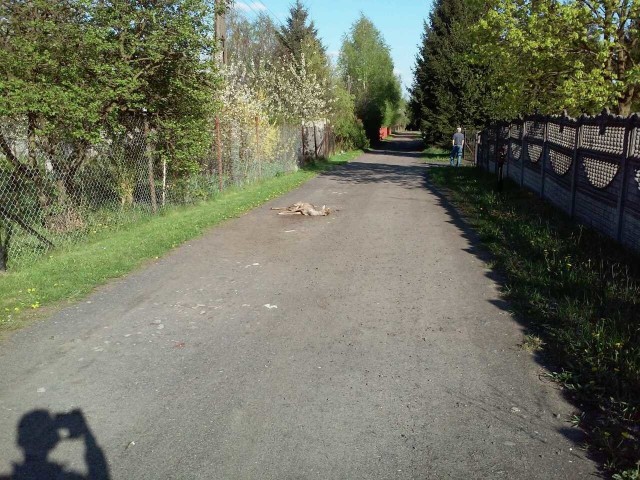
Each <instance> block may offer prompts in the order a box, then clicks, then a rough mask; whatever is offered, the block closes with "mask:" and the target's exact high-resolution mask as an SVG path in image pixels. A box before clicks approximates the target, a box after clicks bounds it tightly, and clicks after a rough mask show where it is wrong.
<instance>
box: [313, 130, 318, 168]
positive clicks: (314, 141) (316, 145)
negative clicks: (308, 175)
mask: <svg viewBox="0 0 640 480" xmlns="http://www.w3.org/2000/svg"><path fill="white" fill-rule="evenodd" d="M313 152H314V156H315V157H316V160H317V159H318V136H317V135H316V122H313Z"/></svg>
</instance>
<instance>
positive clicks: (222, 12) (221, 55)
mask: <svg viewBox="0 0 640 480" xmlns="http://www.w3.org/2000/svg"><path fill="white" fill-rule="evenodd" d="M229 3H230V1H229V0H216V3H215V20H214V30H215V35H216V46H217V47H218V51H217V52H216V58H217V60H218V63H219V64H221V65H226V64H227V48H226V45H225V43H226V40H227V22H226V19H225V16H226V13H227V9H228V8H229Z"/></svg>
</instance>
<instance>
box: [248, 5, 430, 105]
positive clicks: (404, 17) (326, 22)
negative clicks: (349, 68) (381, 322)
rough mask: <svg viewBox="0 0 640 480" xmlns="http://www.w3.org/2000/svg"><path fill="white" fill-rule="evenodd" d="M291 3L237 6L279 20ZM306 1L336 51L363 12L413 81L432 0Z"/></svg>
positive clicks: (401, 71)
mask: <svg viewBox="0 0 640 480" xmlns="http://www.w3.org/2000/svg"><path fill="white" fill-rule="evenodd" d="M291 3H293V0H258V1H256V0H236V8H238V9H239V10H242V11H245V12H246V15H247V17H248V18H253V17H255V16H256V12H258V11H264V12H266V13H267V14H269V15H270V16H271V17H272V18H273V19H274V21H275V22H276V24H278V23H281V22H285V21H286V18H287V16H288V13H289V6H290V5H291ZM303 3H304V4H305V5H306V6H307V8H308V9H309V14H310V16H311V18H312V19H313V21H314V22H315V25H316V28H317V29H318V34H319V35H320V37H321V38H322V41H323V42H324V44H325V45H326V47H327V51H328V52H329V53H330V54H334V55H335V54H337V52H338V51H339V50H340V45H341V43H342V37H343V35H344V34H345V33H346V32H347V31H348V30H349V28H350V27H351V25H353V23H354V22H355V21H356V20H357V18H358V16H359V15H360V12H363V13H364V14H365V15H366V16H367V17H368V18H369V19H370V20H371V21H372V22H373V23H374V25H375V26H376V27H377V28H378V30H380V32H381V33H382V35H383V36H384V39H385V40H386V42H387V44H388V45H389V46H390V47H391V55H392V57H393V62H394V65H395V68H396V71H397V73H399V74H400V75H401V77H402V82H403V84H404V86H405V87H407V86H409V85H410V84H411V80H412V74H411V69H412V67H413V64H414V61H415V56H416V53H417V52H418V43H419V42H420V36H421V35H422V31H423V22H424V21H425V19H427V17H428V15H429V11H430V10H431V1H430V0H386V1H383V0H303ZM405 96H406V94H405Z"/></svg>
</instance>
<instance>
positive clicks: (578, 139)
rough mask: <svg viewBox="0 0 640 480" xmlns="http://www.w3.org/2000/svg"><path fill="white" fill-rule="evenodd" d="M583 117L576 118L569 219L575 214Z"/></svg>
mask: <svg viewBox="0 0 640 480" xmlns="http://www.w3.org/2000/svg"><path fill="white" fill-rule="evenodd" d="M584 118H585V115H582V116H581V117H580V118H578V121H577V124H576V139H575V142H574V146H573V160H572V162H571V163H572V166H573V172H571V210H570V211H569V212H570V216H571V218H574V217H575V214H576V193H577V190H578V162H579V161H580V149H581V148H582V124H583V121H584Z"/></svg>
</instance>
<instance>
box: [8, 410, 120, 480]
mask: <svg viewBox="0 0 640 480" xmlns="http://www.w3.org/2000/svg"><path fill="white" fill-rule="evenodd" d="M16 435H17V438H16V444H17V445H18V447H20V448H21V449H22V451H23V456H24V459H23V462H22V463H14V465H13V471H12V472H11V474H9V475H8V476H6V475H0V480H109V479H110V478H111V477H110V474H109V467H108V464H107V459H106V458H105V455H104V452H103V451H102V449H101V448H100V447H99V446H98V443H97V441H96V438H95V436H94V434H93V432H92V431H91V429H90V428H89V425H88V424H87V422H86V420H85V417H84V415H83V414H82V411H81V410H79V409H78V410H73V411H71V412H68V413H57V414H53V413H51V412H50V411H49V410H45V409H37V410H32V411H30V412H28V413H26V414H24V415H23V416H22V418H21V419H20V421H19V422H18V426H17V432H16ZM64 441H78V442H82V443H83V446H84V462H85V466H86V471H87V474H86V475H84V474H82V473H78V472H74V471H70V470H68V469H67V468H66V466H65V465H63V464H59V463H56V462H54V461H52V460H51V459H49V458H48V457H49V455H50V454H51V453H52V452H53V450H54V449H55V448H56V447H57V446H58V445H59V444H60V443H61V442H64Z"/></svg>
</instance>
